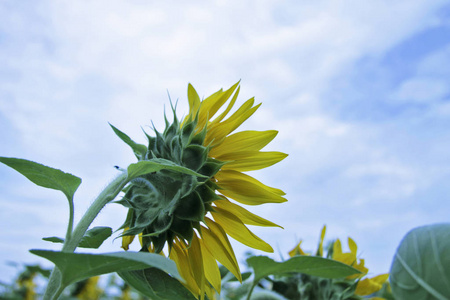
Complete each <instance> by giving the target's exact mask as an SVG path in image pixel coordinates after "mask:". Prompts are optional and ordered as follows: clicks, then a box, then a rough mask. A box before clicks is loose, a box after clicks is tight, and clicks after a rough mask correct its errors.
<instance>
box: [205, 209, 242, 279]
mask: <svg viewBox="0 0 450 300" xmlns="http://www.w3.org/2000/svg"><path fill="white" fill-rule="evenodd" d="M205 222H206V225H207V226H208V227H209V228H205V227H203V226H201V227H200V229H201V234H202V238H203V240H204V242H205V243H204V244H205V246H206V248H207V249H208V250H209V252H210V253H211V254H213V255H214V257H215V258H216V259H217V260H218V261H219V262H220V263H221V264H222V265H224V266H225V268H227V269H228V270H229V271H230V272H231V273H232V274H233V275H234V276H235V277H236V278H237V279H238V280H239V281H241V282H242V276H241V271H240V270H239V265H238V263H237V260H236V256H235V255H234V251H233V248H232V247H231V244H230V241H229V240H228V237H227V235H226V233H225V231H224V230H223V229H222V227H220V226H219V225H218V224H216V223H215V222H214V221H212V220H211V219H209V218H208V217H205Z"/></svg>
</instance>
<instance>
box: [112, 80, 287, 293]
mask: <svg viewBox="0 0 450 300" xmlns="http://www.w3.org/2000/svg"><path fill="white" fill-rule="evenodd" d="M239 89H240V88H239V82H238V83H236V84H235V85H233V86H232V87H231V88H229V89H228V90H225V91H223V90H219V91H217V92H216V93H214V94H212V95H211V96H209V97H207V98H206V99H204V100H203V101H201V100H200V97H199V96H198V94H197V92H196V90H195V89H194V87H193V86H192V85H190V84H189V85H188V101H189V113H188V115H187V116H186V117H184V118H183V120H182V121H180V120H179V119H178V118H177V116H176V114H175V108H173V112H174V117H173V122H172V123H170V122H168V121H167V119H166V128H165V130H164V131H163V132H162V133H160V132H158V131H157V130H156V129H154V132H155V136H150V135H148V134H147V138H148V140H149V145H148V147H147V149H146V152H145V155H137V157H138V159H140V160H154V161H164V162H166V163H167V161H170V163H172V164H176V165H178V166H181V167H185V168H189V169H190V170H192V171H195V172H196V173H197V174H198V176H197V175H189V174H180V173H175V172H171V171H167V170H161V171H158V172H154V173H151V174H146V175H143V176H141V177H139V178H137V179H135V180H133V181H132V182H131V183H130V185H129V186H128V187H127V188H126V193H125V195H124V197H123V199H122V200H121V203H122V204H123V205H125V206H126V207H128V208H129V211H128V215H127V219H126V221H125V223H124V224H123V226H122V227H123V228H124V232H123V238H122V247H123V248H124V249H125V250H128V247H129V244H130V243H131V242H132V241H133V239H134V237H135V235H140V241H141V245H142V249H141V251H148V252H155V253H164V251H166V252H167V254H166V255H167V256H168V257H169V258H170V259H172V260H173V261H175V262H176V264H177V267H178V270H179V272H180V274H181V276H182V277H183V278H184V280H185V283H184V284H185V286H186V287H187V288H188V289H189V290H190V291H191V292H192V294H194V295H195V296H196V297H197V298H200V299H204V296H205V294H206V295H207V296H208V298H209V299H214V295H215V292H217V293H220V288H221V277H220V272H219V267H218V264H217V262H219V263H220V264H222V265H223V266H225V267H226V268H227V269H228V270H229V271H230V272H231V273H232V274H234V276H236V278H237V279H238V280H239V281H242V277H241V273H240V270H239V265H238V263H237V260H236V256H235V254H234V251H233V248H232V247H231V244H230V241H229V239H228V236H230V237H232V238H233V239H235V240H237V241H239V242H241V243H242V244H244V245H247V246H249V247H251V248H254V249H258V250H262V251H266V252H273V249H272V247H271V246H270V245H269V244H268V243H266V242H265V241H263V240H262V239H260V238H259V237H258V236H256V235H255V234H254V233H252V232H251V231H250V230H249V229H248V228H247V226H246V225H256V226H272V227H275V226H278V227H281V226H279V225H277V224H274V223H272V222H270V221H268V220H266V219H264V218H262V217H259V216H257V215H255V214H253V213H251V212H249V211H248V210H247V209H246V208H244V207H242V206H241V205H239V204H244V205H260V204H264V203H281V202H285V201H286V199H285V198H284V197H283V196H284V195H285V193H284V192H283V191H281V190H279V189H276V188H272V187H269V186H267V185H265V184H263V183H261V182H260V181H258V180H256V179H255V178H253V177H251V176H249V175H247V174H245V173H244V172H247V171H253V170H259V169H263V168H266V167H269V166H271V165H273V164H276V163H278V162H279V161H281V160H282V159H284V158H285V157H286V156H287V154H284V153H281V152H274V151H266V152H264V151H261V149H262V148H264V147H265V146H266V145H267V144H268V143H270V142H271V141H272V140H273V139H274V138H275V136H276V135H277V131H275V130H267V131H252V130H248V131H241V132H236V133H235V131H236V129H237V128H238V127H239V126H240V125H241V124H242V123H243V122H245V121H246V120H247V119H248V118H249V117H251V116H252V115H253V114H254V113H255V111H256V110H257V109H258V108H259V107H260V105H261V104H257V105H255V101H254V99H253V98H251V99H249V100H247V101H246V102H244V103H243V104H242V105H241V106H240V107H239V108H237V109H236V110H234V112H233V113H231V111H232V109H233V107H234V105H235V103H236V100H237V97H238V94H239ZM236 202H237V203H239V204H237V203H236Z"/></svg>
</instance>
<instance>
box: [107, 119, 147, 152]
mask: <svg viewBox="0 0 450 300" xmlns="http://www.w3.org/2000/svg"><path fill="white" fill-rule="evenodd" d="M109 126H111V128H112V130H113V131H114V133H115V134H116V135H117V136H118V137H119V138H120V139H121V140H122V141H124V142H125V144H127V145H128V146H130V147H131V149H132V150H133V152H134V155H136V157H137V158H138V159H139V160H142V159H144V158H145V154H146V153H147V147H146V146H145V145H141V144H138V143H136V142H135V141H133V140H132V139H131V138H130V137H129V136H128V135H126V134H125V133H124V132H122V131H120V130H119V129H117V128H116V127H114V126H113V125H112V124H110V123H109Z"/></svg>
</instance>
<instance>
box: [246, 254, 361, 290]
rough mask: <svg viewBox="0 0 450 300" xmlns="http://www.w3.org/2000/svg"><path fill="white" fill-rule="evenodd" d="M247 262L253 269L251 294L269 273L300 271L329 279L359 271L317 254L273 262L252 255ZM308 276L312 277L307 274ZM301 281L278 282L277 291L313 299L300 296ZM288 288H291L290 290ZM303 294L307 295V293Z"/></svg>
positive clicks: (269, 259) (278, 273)
mask: <svg viewBox="0 0 450 300" xmlns="http://www.w3.org/2000/svg"><path fill="white" fill-rule="evenodd" d="M247 263H248V265H249V266H250V267H252V268H253V270H254V278H253V286H252V288H251V290H250V293H249V295H250V294H251V291H252V290H253V288H254V287H255V286H256V285H257V284H258V282H259V281H260V280H261V279H263V278H265V277H267V276H269V275H290V274H291V273H293V272H296V273H302V274H301V275H297V276H305V275H306V274H309V275H313V276H320V277H323V278H330V279H331V278H343V277H346V276H349V275H353V274H358V273H361V272H360V271H358V270H356V269H355V268H353V267H351V266H349V265H346V264H344V263H341V262H338V261H335V260H332V259H327V258H323V257H318V256H304V255H300V256H294V257H292V258H290V259H289V260H287V261H284V262H275V261H274V260H272V259H271V258H269V257H267V256H253V257H250V258H248V259H247ZM308 278H312V277H309V276H308ZM288 281H289V280H288ZM301 283H302V282H298V281H297V282H290V284H289V283H285V282H278V284H279V285H282V287H281V288H280V286H278V290H277V292H278V293H279V294H282V295H285V296H290V297H289V299H315V298H308V297H303V298H300V296H301V293H300V292H299V291H298V289H299V288H300V285H301ZM274 286H275V285H274ZM310 289H311V288H309V289H307V292H309V290H310ZM290 290H292V292H291V291H290ZM303 294H304V295H305V296H307V293H303ZM352 294H353V293H352ZM250 299H253V298H250ZM317 299H328V298H317ZM339 299H347V298H339Z"/></svg>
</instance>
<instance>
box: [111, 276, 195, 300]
mask: <svg viewBox="0 0 450 300" xmlns="http://www.w3.org/2000/svg"><path fill="white" fill-rule="evenodd" d="M118 274H119V276H120V277H122V279H123V280H125V282H126V283H127V284H129V285H130V286H132V287H133V288H135V289H136V290H138V291H139V292H140V293H141V294H143V295H145V296H147V297H149V298H150V299H152V300H179V299H185V300H195V299H196V298H195V297H194V296H193V295H192V294H191V292H189V291H188V290H187V289H186V288H185V287H184V286H183V285H182V284H181V283H180V282H179V281H178V280H176V279H174V278H173V277H171V276H170V275H168V274H167V273H164V272H163V271H161V270H159V269H156V268H148V269H144V270H136V271H128V272H126V271H123V272H118Z"/></svg>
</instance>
